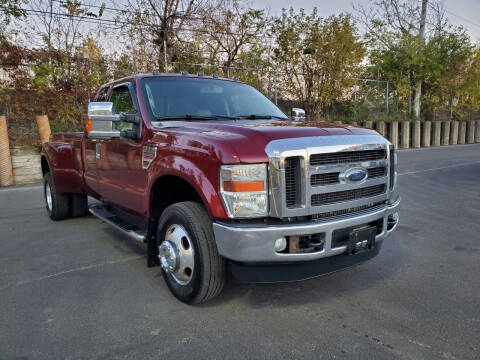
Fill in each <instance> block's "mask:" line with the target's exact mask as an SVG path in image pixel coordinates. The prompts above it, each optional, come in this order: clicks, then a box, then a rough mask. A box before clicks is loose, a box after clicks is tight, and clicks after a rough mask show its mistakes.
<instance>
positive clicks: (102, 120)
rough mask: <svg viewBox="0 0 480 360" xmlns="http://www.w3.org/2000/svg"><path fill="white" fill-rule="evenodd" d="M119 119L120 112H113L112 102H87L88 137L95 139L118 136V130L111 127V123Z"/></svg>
mask: <svg viewBox="0 0 480 360" xmlns="http://www.w3.org/2000/svg"><path fill="white" fill-rule="evenodd" d="M120 120H121V115H120V114H113V103H111V102H91V103H89V104H88V122H87V131H88V137H89V138H97V139H111V138H114V137H120V131H119V130H114V128H113V123H114V122H116V121H120Z"/></svg>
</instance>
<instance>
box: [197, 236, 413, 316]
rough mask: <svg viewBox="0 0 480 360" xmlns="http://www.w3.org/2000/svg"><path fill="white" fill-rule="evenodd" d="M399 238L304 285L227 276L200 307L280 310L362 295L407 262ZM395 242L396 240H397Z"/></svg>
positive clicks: (395, 237)
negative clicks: (218, 290)
mask: <svg viewBox="0 0 480 360" xmlns="http://www.w3.org/2000/svg"><path fill="white" fill-rule="evenodd" d="M399 238H400V235H399V234H394V235H392V236H391V237H390V238H389V239H388V241H389V242H391V243H390V244H384V246H383V247H382V250H381V251H380V254H379V255H378V256H377V257H375V258H373V259H371V260H369V261H367V262H365V263H362V264H359V265H357V266H354V267H351V268H348V269H345V270H341V271H337V272H334V273H330V274H326V275H323V276H320V277H317V278H314V279H309V280H305V281H298V282H290V283H276V284H243V283H240V282H238V281H236V280H235V279H234V277H233V275H232V274H229V278H228V280H227V283H226V284H225V288H224V290H223V292H222V294H221V295H220V296H219V297H218V298H217V299H214V300H212V301H210V302H208V303H206V304H202V305H200V306H201V307H214V306H218V305H220V304H226V303H233V302H240V303H244V304H245V305H247V306H249V307H251V308H283V307H289V306H292V305H293V306H297V305H305V304H312V303H315V304H322V303H328V302H330V301H331V300H332V299H334V298H338V297H344V296H349V295H352V294H355V293H361V292H363V291H365V290H368V289H370V288H373V287H375V286H376V285H377V284H378V283H383V282H386V281H389V279H390V278H391V277H392V276H393V275H394V274H395V273H397V272H398V271H400V269H401V268H402V264H404V263H405V262H406V261H407V257H408V253H405V252H403V251H402V248H401V247H400V246H398V244H392V243H393V242H395V241H396V239H399ZM397 241H398V240H397Z"/></svg>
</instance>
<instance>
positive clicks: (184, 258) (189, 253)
mask: <svg viewBox="0 0 480 360" xmlns="http://www.w3.org/2000/svg"><path fill="white" fill-rule="evenodd" d="M158 256H159V258H160V265H161V266H162V269H163V270H164V271H165V272H166V273H167V274H170V275H172V277H173V278H174V279H175V281H176V282H177V283H179V284H180V285H186V284H188V283H189V282H190V280H191V279H192V276H193V270H194V266H195V257H194V256H195V253H194V250H193V243H192V241H191V240H190V237H189V236H188V233H187V231H186V230H185V229H184V228H183V226H181V225H178V224H173V225H170V227H169V228H168V229H167V232H166V234H165V240H164V241H163V242H162V243H161V244H160V246H159V249H158Z"/></svg>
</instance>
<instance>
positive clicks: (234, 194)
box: [220, 164, 268, 218]
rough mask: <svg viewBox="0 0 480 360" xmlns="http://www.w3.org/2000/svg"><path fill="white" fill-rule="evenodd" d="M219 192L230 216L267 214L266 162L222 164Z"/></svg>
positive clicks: (240, 216) (245, 216) (259, 215)
mask: <svg viewBox="0 0 480 360" xmlns="http://www.w3.org/2000/svg"><path fill="white" fill-rule="evenodd" d="M220 193H221V194H222V198H223V203H224V204H225V207H226V208H227V212H228V216H229V217H231V218H249V217H263V216H267V212H268V197H267V164H253V165H224V166H222V167H221V168H220Z"/></svg>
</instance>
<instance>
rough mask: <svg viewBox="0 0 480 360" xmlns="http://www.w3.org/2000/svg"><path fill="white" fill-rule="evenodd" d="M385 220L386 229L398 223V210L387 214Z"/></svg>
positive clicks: (390, 228)
mask: <svg viewBox="0 0 480 360" xmlns="http://www.w3.org/2000/svg"><path fill="white" fill-rule="evenodd" d="M387 220H388V221H387V230H392V229H393V228H394V227H395V225H397V223H398V212H396V213H394V214H392V215H389V216H388V219H387Z"/></svg>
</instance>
